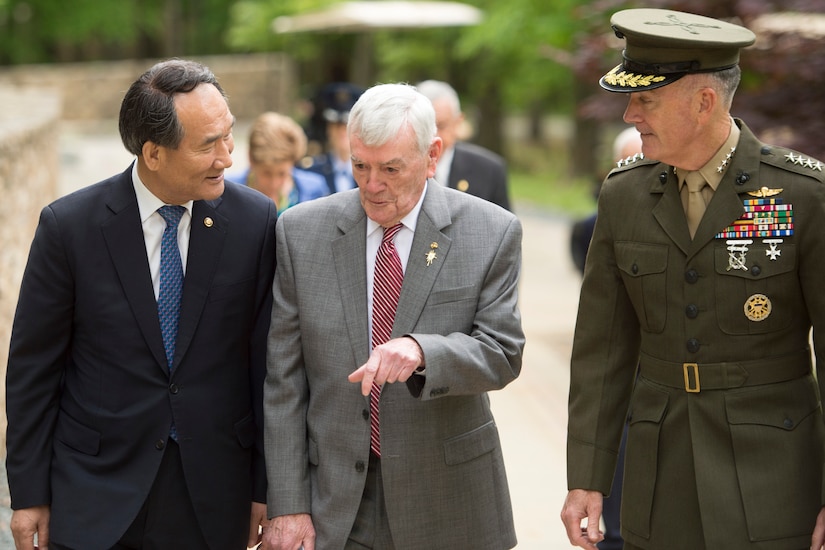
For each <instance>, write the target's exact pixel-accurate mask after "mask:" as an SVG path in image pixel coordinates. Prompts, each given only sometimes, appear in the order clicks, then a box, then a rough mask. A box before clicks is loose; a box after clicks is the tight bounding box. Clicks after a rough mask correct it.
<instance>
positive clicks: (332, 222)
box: [264, 84, 524, 550]
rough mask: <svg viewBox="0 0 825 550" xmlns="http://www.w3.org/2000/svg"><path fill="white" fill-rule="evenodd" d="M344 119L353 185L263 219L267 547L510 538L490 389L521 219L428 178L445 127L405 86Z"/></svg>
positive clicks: (497, 383) (511, 320)
mask: <svg viewBox="0 0 825 550" xmlns="http://www.w3.org/2000/svg"><path fill="white" fill-rule="evenodd" d="M348 132H349V134H350V140H351V143H352V159H353V160H352V163H353V171H354V173H355V177H356V179H357V180H358V187H359V188H358V189H357V190H352V191H345V192H343V193H336V194H334V195H331V196H329V197H322V198H320V199H316V200H314V201H309V202H305V203H302V204H299V205H297V206H295V207H293V208H291V209H289V210H287V211H286V212H285V213H284V214H283V216H282V217H281V218H280V220H279V221H278V227H277V230H276V233H277V237H276V239H277V242H278V245H277V247H276V248H277V251H278V269H277V270H276V276H275V284H274V286H273V289H274V291H273V294H274V307H273V314H272V323H271V325H272V328H271V330H270V338H269V363H268V367H269V368H268V373H267V382H266V385H265V401H264V410H265V414H266V459H267V461H266V463H267V472H268V474H269V475H268V479H269V487H270V490H269V499H268V501H267V503H268V506H269V514H270V516H272V517H273V518H274V519H273V520H272V527H271V529H269V530H267V531H266V533H265V536H264V548H266V549H276V550H295V549H296V548H298V547H299V546H301V545H303V548H304V549H305V550H313V549H317V550H328V549H343V548H346V549H364V548H372V549H375V550H386V549H392V548H394V549H396V550H418V549H423V548H466V549H470V548H472V549H473V550H503V549H505V548H512V547H513V546H514V545H515V543H516V537H515V530H514V526H513V514H512V508H511V504H510V495H509V490H508V487H507V479H506V474H505V468H504V459H503V455H502V449H501V443H500V441H499V435H498V429H497V428H496V424H495V420H494V418H493V415H492V411H491V410H490V402H489V398H488V395H487V392H489V391H493V390H498V389H501V388H503V387H504V386H506V385H507V384H509V383H510V382H512V381H513V380H514V379H515V378H516V377H517V376H518V374H519V373H520V371H521V354H522V349H523V345H524V334H523V333H522V330H521V319H520V316H519V312H518V306H517V304H518V276H519V272H520V262H521V235H522V230H521V224H520V223H519V221H518V219H517V218H516V217H515V216H514V215H513V214H512V213H510V212H508V211H506V210H503V209H502V208H499V207H497V206H495V205H493V204H490V203H488V202H486V201H483V200H480V199H478V198H476V197H472V196H469V195H466V194H463V193H459V192H457V191H455V190H453V189H448V188H445V187H443V186H440V185H438V184H435V183H433V182H432V179H431V178H432V175H433V173H434V172H435V166H436V162H437V160H438V155H439V153H440V152H441V140H440V139H439V138H438V137H436V129H435V114H434V112H433V109H432V105H431V103H430V102H429V101H428V100H427V98H425V97H424V96H422V95H421V94H419V93H417V92H416V91H415V90H414V88H412V87H411V86H406V85H400V84H384V85H380V86H375V87H373V88H370V89H369V90H367V91H366V92H364V95H362V96H361V99H359V101H358V103H356V105H355V107H354V108H353V110H352V113H351V117H350V122H349V128H348ZM395 231H397V233H396V232H395ZM388 235H390V236H388ZM393 235H394V236H393ZM379 251H387V252H388V253H391V254H392V255H393V256H394V258H395V262H396V265H395V270H394V271H390V270H388V269H386V270H385V269H381V268H380V267H379V266H381V265H382V264H383V263H384V259H385V258H386V254H382V253H381V252H379ZM390 273H392V274H394V275H393V276H390ZM390 289H394V290H395V292H397V294H395V295H394V296H395V301H394V302H393V303H392V305H391V306H390V305H389V304H390V302H389V301H387V299H386V298H387V294H389V290H390ZM373 382H374V384H373ZM379 387H380V391H379ZM379 394H380V396H379ZM379 419H380V421H379ZM382 480H383V481H382Z"/></svg>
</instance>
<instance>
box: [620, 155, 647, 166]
mask: <svg viewBox="0 0 825 550" xmlns="http://www.w3.org/2000/svg"><path fill="white" fill-rule="evenodd" d="M644 158H645V155H644V153H636V154H635V155H631V156H629V157H627V158H624V159H621V160H620V161H619V162H617V163H616V168H621V167H622V166H627V165H628V164H633V163H634V162H636V161H637V160H642V159H644Z"/></svg>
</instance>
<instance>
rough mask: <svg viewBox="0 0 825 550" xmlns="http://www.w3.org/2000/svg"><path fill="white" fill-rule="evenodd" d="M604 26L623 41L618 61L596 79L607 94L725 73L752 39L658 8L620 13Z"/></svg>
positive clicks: (740, 30)
mask: <svg viewBox="0 0 825 550" xmlns="http://www.w3.org/2000/svg"><path fill="white" fill-rule="evenodd" d="M610 24H611V25H612V27H613V30H614V32H615V33H616V36H618V37H619V38H623V39H625V49H624V52H622V57H623V58H624V61H623V62H622V64H621V65H619V66H617V67H615V68H614V69H613V70H611V71H610V72H609V73H607V74H606V75H604V76H603V77H602V78H601V80H599V84H600V85H601V87H602V88H604V89H606V90H608V91H611V92H625V93H626V92H639V91H643V90H652V89H653V88H659V87H661V86H665V85H667V84H670V83H671V82H675V81H676V80H678V79H680V78H682V77H683V76H685V75H686V74H692V73H708V72H715V71H722V70H725V69H729V68H731V67H734V66H736V65H737V64H738V63H739V50H740V49H741V48H744V47H745V46H750V45H751V44H753V42H754V41H755V40H756V36H755V35H754V34H753V33H752V32H751V31H750V30H748V29H746V28H745V27H741V26H739V25H734V24H731V23H727V22H725V21H720V20H718V19H711V18H710V17H704V16H701V15H696V14H692V13H685V12H679V11H672V10H664V9H651V8H639V9H629V10H622V11H619V12H616V13H615V14H613V17H611V18H610Z"/></svg>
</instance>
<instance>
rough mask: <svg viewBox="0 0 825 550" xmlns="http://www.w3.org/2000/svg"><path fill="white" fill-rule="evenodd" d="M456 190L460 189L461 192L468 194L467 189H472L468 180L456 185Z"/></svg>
mask: <svg viewBox="0 0 825 550" xmlns="http://www.w3.org/2000/svg"><path fill="white" fill-rule="evenodd" d="M455 188H456V189H458V190H459V191H463V192H466V191H467V189H469V188H470V182H469V181H467V180H461V181H460V182H458V183H457V184H456V186H455Z"/></svg>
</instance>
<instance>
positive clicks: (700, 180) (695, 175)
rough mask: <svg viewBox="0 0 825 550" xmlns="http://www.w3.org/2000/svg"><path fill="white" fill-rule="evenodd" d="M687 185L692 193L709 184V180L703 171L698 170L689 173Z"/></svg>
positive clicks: (686, 178)
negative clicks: (707, 180)
mask: <svg viewBox="0 0 825 550" xmlns="http://www.w3.org/2000/svg"><path fill="white" fill-rule="evenodd" d="M685 185H687V188H688V191H690V192H691V193H698V192H699V191H701V190H702V189H703V188H704V187H705V185H707V182H706V181H705V178H704V176H702V173H701V172H699V171H698V170H697V171H695V172H689V173H688V175H687V176H686V177H685Z"/></svg>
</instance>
